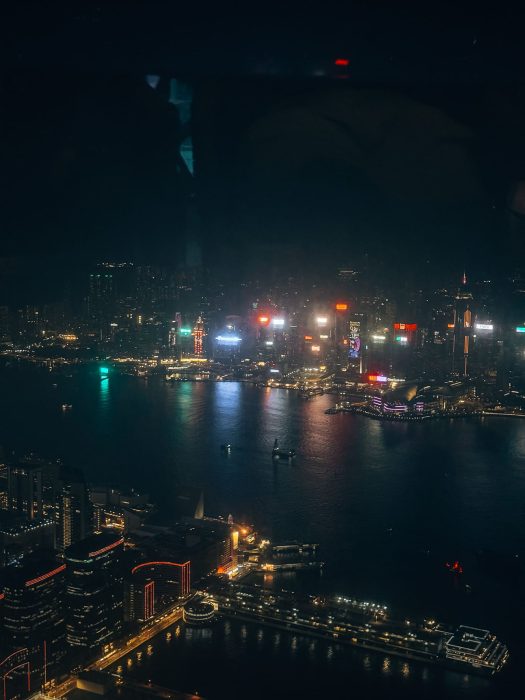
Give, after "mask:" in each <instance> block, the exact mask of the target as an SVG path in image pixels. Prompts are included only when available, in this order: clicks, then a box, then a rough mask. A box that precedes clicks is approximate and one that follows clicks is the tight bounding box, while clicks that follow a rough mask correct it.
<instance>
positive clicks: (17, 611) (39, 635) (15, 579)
mask: <svg viewBox="0 0 525 700" xmlns="http://www.w3.org/2000/svg"><path fill="white" fill-rule="evenodd" d="M65 568H66V565H65V564H64V563H63V562H58V561H56V560H55V559H52V558H47V559H40V560H35V559H32V560H29V561H27V562H26V563H25V564H24V565H23V566H22V567H9V569H8V570H7V571H6V573H5V576H4V584H3V601H2V602H3V629H4V643H5V646H6V648H7V650H8V651H9V652H15V651H16V650H17V649H24V648H25V649H27V650H28V660H29V663H30V674H31V687H32V688H36V687H38V685H43V684H45V682H46V680H47V678H49V674H50V673H51V672H53V671H54V670H55V669H56V668H57V666H58V664H59V663H60V661H61V660H62V659H63V658H64V656H65V654H66V651H67V647H66V641H65V639H66V628H65V619H64V612H65V605H64V603H65Z"/></svg>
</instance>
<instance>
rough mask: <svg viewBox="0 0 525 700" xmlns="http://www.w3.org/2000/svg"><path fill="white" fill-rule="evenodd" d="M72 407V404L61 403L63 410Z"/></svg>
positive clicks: (69, 409) (68, 409)
mask: <svg viewBox="0 0 525 700" xmlns="http://www.w3.org/2000/svg"><path fill="white" fill-rule="evenodd" d="M72 408H73V404H71V403H63V404H62V410H63V411H71V409H72Z"/></svg>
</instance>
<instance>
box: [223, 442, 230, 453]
mask: <svg viewBox="0 0 525 700" xmlns="http://www.w3.org/2000/svg"><path fill="white" fill-rule="evenodd" d="M221 450H222V451H223V452H231V451H232V446H231V445H230V443H229V442H227V443H226V444H224V445H221Z"/></svg>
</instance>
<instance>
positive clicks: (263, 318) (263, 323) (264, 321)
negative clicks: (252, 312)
mask: <svg viewBox="0 0 525 700" xmlns="http://www.w3.org/2000/svg"><path fill="white" fill-rule="evenodd" d="M258 321H259V323H260V325H261V326H267V325H268V324H269V323H270V317H269V316H259V318H258Z"/></svg>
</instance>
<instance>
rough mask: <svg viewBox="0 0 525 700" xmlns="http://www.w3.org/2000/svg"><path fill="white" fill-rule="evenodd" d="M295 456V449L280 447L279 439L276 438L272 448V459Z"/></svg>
mask: <svg viewBox="0 0 525 700" xmlns="http://www.w3.org/2000/svg"><path fill="white" fill-rule="evenodd" d="M294 457H295V450H284V449H282V448H281V447H279V440H278V439H277V438H275V442H274V443H273V450H272V459H293V458H294Z"/></svg>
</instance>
